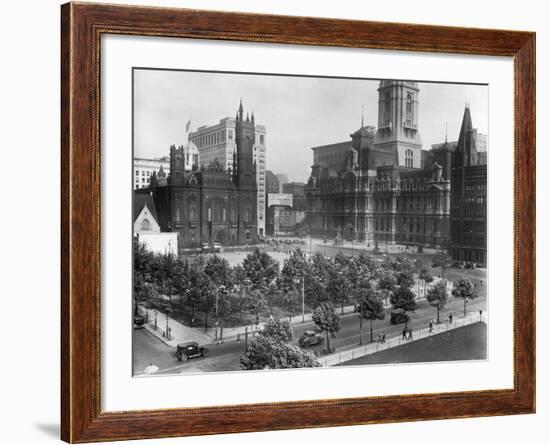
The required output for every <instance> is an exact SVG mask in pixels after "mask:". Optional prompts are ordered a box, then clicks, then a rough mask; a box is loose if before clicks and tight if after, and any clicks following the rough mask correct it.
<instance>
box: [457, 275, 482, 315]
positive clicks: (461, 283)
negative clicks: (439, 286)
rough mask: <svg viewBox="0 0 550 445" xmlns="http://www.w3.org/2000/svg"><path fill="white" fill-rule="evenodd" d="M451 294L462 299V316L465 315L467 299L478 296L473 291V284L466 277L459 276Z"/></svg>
mask: <svg viewBox="0 0 550 445" xmlns="http://www.w3.org/2000/svg"><path fill="white" fill-rule="evenodd" d="M453 296H454V297H455V298H462V300H463V301H464V316H466V304H467V303H468V301H470V300H473V299H474V298H477V297H478V295H477V294H476V293H475V292H474V284H473V283H472V282H471V281H470V280H468V279H467V278H459V279H458V280H457V281H456V282H455V283H454V285H453Z"/></svg>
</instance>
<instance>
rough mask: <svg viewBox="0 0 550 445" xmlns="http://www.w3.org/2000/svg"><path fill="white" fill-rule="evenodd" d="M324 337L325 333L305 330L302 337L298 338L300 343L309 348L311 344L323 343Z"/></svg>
mask: <svg viewBox="0 0 550 445" xmlns="http://www.w3.org/2000/svg"><path fill="white" fill-rule="evenodd" d="M323 340H324V337H323V334H321V333H319V332H315V331H305V332H304V333H303V334H302V336H301V337H300V339H299V340H298V344H299V345H300V346H301V347H302V348H307V347H309V346H315V345H318V344H321V343H323Z"/></svg>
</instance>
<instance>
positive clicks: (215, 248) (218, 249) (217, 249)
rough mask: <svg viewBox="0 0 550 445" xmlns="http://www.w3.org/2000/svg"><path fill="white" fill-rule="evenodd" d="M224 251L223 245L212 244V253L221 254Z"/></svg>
mask: <svg viewBox="0 0 550 445" xmlns="http://www.w3.org/2000/svg"><path fill="white" fill-rule="evenodd" d="M221 251H222V245H221V243H213V244H212V252H216V253H217V252H221Z"/></svg>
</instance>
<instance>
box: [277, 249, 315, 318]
mask: <svg viewBox="0 0 550 445" xmlns="http://www.w3.org/2000/svg"><path fill="white" fill-rule="evenodd" d="M309 275H310V267H309V263H308V261H307V258H306V256H305V254H304V253H303V252H302V251H301V250H300V249H295V250H294V251H293V252H292V253H291V254H290V256H289V257H288V258H287V259H285V261H284V264H283V269H282V270H281V277H280V284H281V287H282V288H283V290H284V291H285V292H286V295H285V296H284V297H283V299H284V300H285V301H286V302H287V303H288V305H289V307H290V313H291V314H292V313H293V308H294V301H293V300H294V298H293V297H295V298H296V300H298V299H299V298H300V297H303V298H305V295H304V296H302V295H301V293H302V291H303V292H304V293H305V280H306V277H307V276H309ZM300 300H301V298H300Z"/></svg>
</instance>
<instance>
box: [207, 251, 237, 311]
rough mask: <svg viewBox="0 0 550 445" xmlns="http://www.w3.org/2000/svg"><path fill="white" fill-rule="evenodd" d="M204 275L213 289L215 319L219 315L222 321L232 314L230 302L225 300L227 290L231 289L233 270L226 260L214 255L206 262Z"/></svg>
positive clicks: (227, 293)
mask: <svg viewBox="0 0 550 445" xmlns="http://www.w3.org/2000/svg"><path fill="white" fill-rule="evenodd" d="M204 273H205V274H206V275H207V276H208V278H209V279H210V281H211V283H212V287H213V288H214V292H215V310H216V319H217V318H218V316H219V315H220V313H221V315H222V320H223V319H224V318H226V317H227V316H229V315H230V314H231V313H232V311H231V308H230V304H229V303H230V302H229V301H225V300H228V298H227V297H228V295H229V289H231V288H232V287H233V270H232V269H231V266H230V265H229V263H228V262H227V260H226V259H224V258H220V257H219V256H217V255H214V256H211V257H210V258H208V260H207V261H206V264H205V266H204ZM220 308H222V310H221V311H220Z"/></svg>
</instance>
